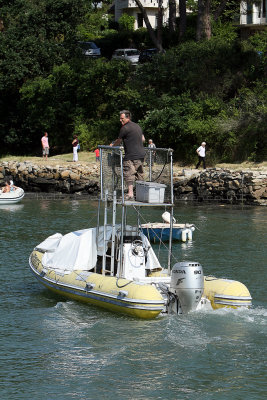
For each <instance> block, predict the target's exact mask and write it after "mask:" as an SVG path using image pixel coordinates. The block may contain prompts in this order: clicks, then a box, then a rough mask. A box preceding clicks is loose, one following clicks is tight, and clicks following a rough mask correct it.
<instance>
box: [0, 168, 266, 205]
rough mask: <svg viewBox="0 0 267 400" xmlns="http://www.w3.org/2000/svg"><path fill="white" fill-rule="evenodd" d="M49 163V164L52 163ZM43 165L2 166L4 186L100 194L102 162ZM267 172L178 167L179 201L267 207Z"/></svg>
mask: <svg viewBox="0 0 267 400" xmlns="http://www.w3.org/2000/svg"><path fill="white" fill-rule="evenodd" d="M48 163H49V162H48ZM48 163H47V165H43V164H34V163H31V162H16V161H10V162H2V163H0V184H4V181H5V179H8V178H10V177H12V178H13V180H14V183H15V185H17V186H20V187H22V188H23V189H24V190H25V191H26V192H31V193H38V192H39V193H41V192H42V193H43V192H45V193H63V194H64V193H66V194H75V193H76V194H84V195H97V194H98V192H99V163H92V164H88V163H87V164H80V163H77V164H76V163H75V164H74V163H70V164H69V165H68V163H65V164H66V165H64V166H62V165H57V164H54V165H49V164H48ZM266 184H267V169H265V170H262V171H260V170H250V171H249V170H244V171H235V170H226V169H220V168H209V169H207V170H204V171H200V170H194V169H192V170H191V169H183V170H182V169H178V168H174V195H175V201H176V202H177V201H197V202H203V201H210V202H211V201H217V202H218V203H221V202H224V203H232V204H239V203H243V204H254V205H267V185H266Z"/></svg>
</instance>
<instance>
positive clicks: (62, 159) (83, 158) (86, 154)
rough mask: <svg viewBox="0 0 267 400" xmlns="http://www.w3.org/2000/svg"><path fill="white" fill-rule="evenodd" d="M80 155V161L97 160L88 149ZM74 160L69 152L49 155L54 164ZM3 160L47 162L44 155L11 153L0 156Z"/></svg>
mask: <svg viewBox="0 0 267 400" xmlns="http://www.w3.org/2000/svg"><path fill="white" fill-rule="evenodd" d="M78 157H79V162H82V163H84V162H87V163H92V162H94V161H95V154H94V153H90V152H88V151H80V152H79V153H78ZM72 160H73V153H67V154H60V155H57V156H50V157H48V162H49V164H51V163H53V164H55V163H56V164H58V163H60V162H63V163H65V162H72ZM3 161H16V162H25V161H28V162H32V163H37V164H40V163H44V162H46V161H45V160H44V159H43V157H31V156H10V155H6V156H4V157H1V158H0V162H3Z"/></svg>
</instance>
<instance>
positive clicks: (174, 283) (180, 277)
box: [170, 261, 204, 313]
mask: <svg viewBox="0 0 267 400" xmlns="http://www.w3.org/2000/svg"><path fill="white" fill-rule="evenodd" d="M203 291H204V276H203V269H202V266H201V265H200V264H199V263H198V262H191V261H188V262H187V261H185V262H179V263H176V264H175V265H174V266H173V268H172V274H171V285H170V292H171V293H173V294H174V295H175V297H178V304H177V313H180V312H182V313H188V312H189V311H194V310H195V309H196V308H197V305H198V303H199V302H200V300H201V297H202V294H203Z"/></svg>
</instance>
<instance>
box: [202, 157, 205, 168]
mask: <svg viewBox="0 0 267 400" xmlns="http://www.w3.org/2000/svg"><path fill="white" fill-rule="evenodd" d="M202 160H203V168H204V169H206V162H205V157H203V158H202Z"/></svg>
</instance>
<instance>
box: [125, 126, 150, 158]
mask: <svg viewBox="0 0 267 400" xmlns="http://www.w3.org/2000/svg"><path fill="white" fill-rule="evenodd" d="M119 138H120V139H122V140H123V146H124V151H125V156H124V160H143V159H144V157H145V149H144V146H143V132H142V129H141V128H140V126H139V125H138V124H136V123H135V122H132V121H129V122H127V123H126V124H125V125H123V126H122V127H121V130H120V134H119Z"/></svg>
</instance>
